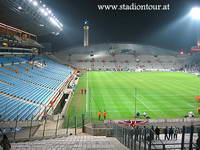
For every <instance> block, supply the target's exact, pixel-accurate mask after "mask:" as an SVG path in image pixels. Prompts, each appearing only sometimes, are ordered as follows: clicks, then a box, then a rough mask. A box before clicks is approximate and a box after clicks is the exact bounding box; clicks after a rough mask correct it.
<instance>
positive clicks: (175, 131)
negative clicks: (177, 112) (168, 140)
mask: <svg viewBox="0 0 200 150" xmlns="http://www.w3.org/2000/svg"><path fill="white" fill-rule="evenodd" d="M177 134H178V128H177V127H175V128H174V139H175V140H177Z"/></svg>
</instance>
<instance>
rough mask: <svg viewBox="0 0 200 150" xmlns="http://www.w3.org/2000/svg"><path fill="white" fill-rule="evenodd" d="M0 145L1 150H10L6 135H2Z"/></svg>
mask: <svg viewBox="0 0 200 150" xmlns="http://www.w3.org/2000/svg"><path fill="white" fill-rule="evenodd" d="M0 145H1V146H2V148H3V150H10V149H11V145H10V141H9V140H8V137H7V136H6V135H3V140H2V141H1V142H0Z"/></svg>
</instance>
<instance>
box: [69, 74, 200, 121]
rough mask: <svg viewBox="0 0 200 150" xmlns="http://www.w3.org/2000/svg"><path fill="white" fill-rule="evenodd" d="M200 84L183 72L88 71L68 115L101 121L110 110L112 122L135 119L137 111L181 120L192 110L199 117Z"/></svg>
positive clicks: (80, 81)
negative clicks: (83, 90) (85, 115)
mask: <svg viewBox="0 0 200 150" xmlns="http://www.w3.org/2000/svg"><path fill="white" fill-rule="evenodd" d="M199 85H200V78H199V77H197V76H195V75H191V74H187V73H181V72H86V73H83V74H82V76H81V78H80V80H79V84H78V86H77V88H76V89H75V92H74V96H73V98H72V101H71V103H70V106H69V109H68V111H67V114H68V115H70V116H73V115H77V116H80V115H81V114H83V113H87V114H88V113H89V114H90V115H92V116H93V118H97V113H98V111H102V112H103V111H104V110H106V111H107V114H108V118H109V119H133V118H134V114H135V109H136V112H140V113H143V112H147V113H148V115H149V116H150V117H151V118H181V117H184V115H186V114H187V113H188V112H190V111H192V112H193V113H195V115H196V116H198V114H197V107H198V106H200V105H199V103H198V102H196V101H195V96H198V95H200V86H199ZM80 89H88V91H87V94H81V93H80ZM135 106H136V108H135Z"/></svg>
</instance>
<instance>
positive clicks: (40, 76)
mask: <svg viewBox="0 0 200 150" xmlns="http://www.w3.org/2000/svg"><path fill="white" fill-rule="evenodd" d="M0 63H1V64H2V66H1V67H0V96H1V97H0V99H1V100H2V103H1V109H2V110H1V111H0V112H1V113H0V114H1V118H0V119H1V120H4V121H7V120H16V119H19V120H30V119H31V118H32V117H34V116H35V115H36V114H37V113H38V112H39V111H40V110H42V108H43V107H45V105H46V104H48V103H49V102H50V101H51V98H52V97H53V96H54V95H55V93H57V92H58V91H59V89H60V88H61V86H62V84H63V83H64V82H65V81H66V80H68V78H69V77H70V75H71V73H72V72H73V69H72V68H70V67H66V66H63V65H60V64H58V63H56V62H54V61H51V60H50V59H47V58H44V57H35V58H31V57H29V56H25V57H10V58H6V57H3V58H0ZM6 101H8V102H9V107H8V103H6ZM12 106H13V107H12ZM22 106H23V107H22ZM19 108H20V111H19ZM22 108H23V109H22ZM8 110H9V111H8ZM4 112H5V113H4ZM17 112H18V113H17Z"/></svg>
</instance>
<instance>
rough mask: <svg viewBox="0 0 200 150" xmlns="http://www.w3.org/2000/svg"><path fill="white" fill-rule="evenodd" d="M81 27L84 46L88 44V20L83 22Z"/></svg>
mask: <svg viewBox="0 0 200 150" xmlns="http://www.w3.org/2000/svg"><path fill="white" fill-rule="evenodd" d="M83 29H84V47H86V46H89V25H88V21H85V22H84V25H83Z"/></svg>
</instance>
